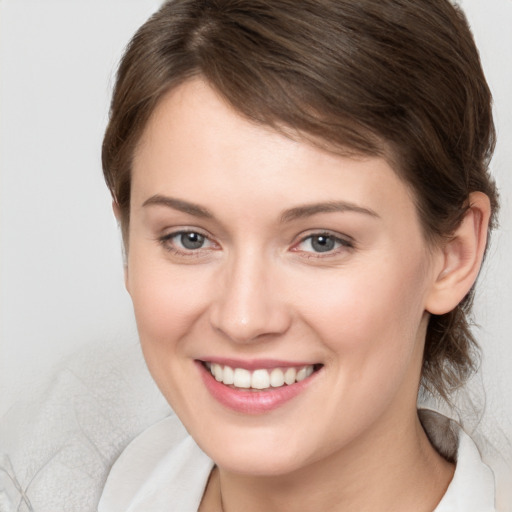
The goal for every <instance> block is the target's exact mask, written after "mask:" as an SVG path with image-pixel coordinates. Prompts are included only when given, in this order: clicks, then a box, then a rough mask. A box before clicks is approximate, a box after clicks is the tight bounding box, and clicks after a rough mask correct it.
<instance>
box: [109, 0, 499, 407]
mask: <svg viewBox="0 0 512 512" xmlns="http://www.w3.org/2000/svg"><path fill="white" fill-rule="evenodd" d="M198 75H200V76H201V77H203V78H204V79H205V80H206V81H207V82H208V83H209V84H210V86H212V87H213V88H214V89H215V90H216V91H217V92H218V93H219V94H220V95H221V96H223V97H224V98H225V99H226V100H227V101H228V102H229V103H230V104H231V105H232V106H233V107H234V108H235V109H236V111H238V112H239V113H240V114H241V115H243V116H245V117H247V118H248V119H250V120H252V121H254V122H257V123H260V124H264V125H269V126H272V127H274V128H276V129H278V130H280V129H282V128H283V127H285V128H292V129H293V130H297V131H298V132H299V133H302V134H305V135H306V136H308V137H311V139H312V140H315V141H317V142H318V141H323V142H324V143H327V144H328V145H329V146H331V147H337V148H339V149H340V150H342V151H344V152H345V153H346V152H354V153H356V154H365V155H378V156H389V154H391V155H392V160H393V167H394V168H395V170H396V172H397V173H398V174H399V175H400V177H401V178H402V179H403V180H404V181H405V182H406V183H407V184H408V185H409V186H410V187H411V189H412V190H413V191H414V197H415V201H416V204H417V208H418V212H419V215H420V219H421V222H422V226H423V229H424V233H425V237H426V239H427V240H429V241H430V242H433V243H435V241H436V240H439V238H440V237H446V236H449V235H450V234H451V233H452V232H453V231H454V230H455V228H456V227H457V226H458V225H459V223H460V221H461V219H462V217H463V215H464V213H465V211H466V209H467V208H468V200H469V194H470V193H471V192H473V191H482V192H484V193H485V194H487V196H488V197H489V198H490V202H491V207H492V218H491V224H490V229H491V228H492V225H493V222H494V219H495V215H496V211H497V208H498V201H497V193H496V189H495V185H494V182H493V180H492V178H491V177H490V174H489V172H488V165H489V161H490V158H491V155H492V152H493V149H494V137H495V132H494V125H493V120H492V106H491V94H490V91H489V88H488V85H487V83H486V80H485V77H484V75H483V72H482V67H481V64H480V59H479V55H478V51H477V49H476V47H475V43H474V41H473V37H472V35H471V32H470V30H469V27H468V23H467V21H466V18H465V16H464V14H463V13H462V12H461V11H460V9H458V8H457V7H455V6H453V5H452V4H451V3H450V2H449V1H448V0H357V1H355V0H173V1H170V2H167V3H165V4H164V5H163V6H162V7H161V8H160V10H159V11H158V12H157V13H156V14H154V15H153V16H152V17H151V18H150V19H149V20H148V21H147V22H146V23H145V24H144V25H143V26H142V27H141V28H140V29H139V30H138V32H137V33H136V34H135V36H134V37H133V39H132V41H131V42H130V44H129V45H128V47H127V50H126V53H125V55H124V57H123V59H122V61H121V64H120V67H119V70H118V75H117V81H116V84H115V89H114V94H113V99H112V104H111V111H110V121H109V125H108V127H107V130H106V133H105V138H104V142H103V155H102V158H103V169H104V175H105V179H106V182H107V185H108V187H109V188H110V190H111V193H112V195H113V197H114V200H115V201H116V202H117V204H118V206H119V209H120V212H121V223H122V229H123V236H124V238H125V241H126V240H127V234H128V230H127V227H128V223H129V207H130V186H131V185H130V183H131V179H130V178H131V162H132V158H133V154H134V151H135V148H136V146H137V143H138V141H139V139H140V137H141V134H142V132H143V130H144V128H145V126H146V124H147V122H148V119H149V117H150V116H151V114H152V112H153V111H154V109H155V107H156V106H157V104H158V103H159V101H160V99H161V98H162V96H163V95H164V94H165V93H166V92H167V91H169V90H170V89H172V88H174V87H176V86H177V85H179V84H181V83H183V82H184V81H186V80H188V79H190V78H192V77H194V76H198ZM389 150H390V151H389ZM386 151H387V153H386ZM472 297H473V290H472V291H471V292H470V293H469V294H468V295H467V296H466V297H465V299H464V300H463V301H462V302H461V304H459V306H457V308H455V309H454V310H453V311H451V312H450V313H448V314H445V315H439V316H436V315H432V316H431V318H430V321H429V326H428V331H427V338H426V345H425V353H424V363H423V369H422V382H423V385H424V386H425V387H426V388H427V389H429V390H430V391H433V392H437V393H438V394H440V395H441V396H442V397H444V398H445V399H449V395H450V393H451V392H452V391H453V390H454V389H455V388H457V387H458V386H460V385H462V384H463V383H464V382H465V381H466V379H467V378H468V376H469V375H470V374H471V373H472V371H473V370H474V369H475V356H476V349H477V344H476V341H475V339H474V337H473V335H472V333H471V330H470V325H469V318H468V317H469V314H470V310H471V305H472Z"/></svg>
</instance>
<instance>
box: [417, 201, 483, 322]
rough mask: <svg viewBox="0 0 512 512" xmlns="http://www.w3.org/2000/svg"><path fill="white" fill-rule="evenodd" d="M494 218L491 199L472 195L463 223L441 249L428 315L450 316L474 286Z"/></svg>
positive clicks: (427, 305)
mask: <svg viewBox="0 0 512 512" xmlns="http://www.w3.org/2000/svg"><path fill="white" fill-rule="evenodd" d="M490 214H491V206H490V201H489V198H488V197H487V196H486V195H485V194H484V193H482V192H472V193H471V194H470V195H469V208H468V210H467V212H466V214H465V215H464V218H463V220H462V222H461V223H460V225H459V227H458V228H457V229H456V230H455V232H454V233H453V235H452V237H451V238H450V239H449V240H448V242H446V243H445V245H443V246H442V247H440V248H439V265H438V268H437V269H436V276H435V282H434V283H433V286H432V288H431V290H430V293H429V294H428V297H427V303H426V306H425V308H426V310H427V311H428V312H430V313H432V314H435V315H443V314H445V313H448V312H449V311H451V310H452V309H454V308H455V307H456V306H457V305H458V304H459V303H460V302H461V301H462V299H463V298H464V297H465V296H466V295H467V293H468V292H469V290H470V289H471V287H472V286H473V284H474V282H475V281H476V278H477V277H478V272H479V271H480V266H481V265H482V260H483V256H484V252H485V247H486V244H487V228H488V225H489V218H490Z"/></svg>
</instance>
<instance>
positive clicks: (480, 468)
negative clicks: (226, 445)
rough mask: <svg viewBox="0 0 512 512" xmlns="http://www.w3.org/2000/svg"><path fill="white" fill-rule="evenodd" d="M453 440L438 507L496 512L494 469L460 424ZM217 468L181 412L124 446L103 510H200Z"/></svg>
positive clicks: (443, 511) (451, 511)
mask: <svg viewBox="0 0 512 512" xmlns="http://www.w3.org/2000/svg"><path fill="white" fill-rule="evenodd" d="M428 414H429V416H430V421H429V422H428V423H424V426H425V428H426V430H427V431H428V433H429V435H430V436H431V438H432V440H433V442H434V443H435V442H436V440H435V438H436V437H437V436H438V434H439V432H446V425H447V424H448V422H449V421H448V419H447V418H445V417H444V416H441V415H439V414H436V413H428ZM433 416H435V417H437V418H438V419H436V420H435V421H436V422H438V423H439V424H440V428H439V429H437V427H434V428H435V429H437V430H438V431H437V432H431V431H430V430H429V429H432V425H433V421H432V417H433ZM449 423H450V425H452V426H453V422H449ZM451 428H453V427H451ZM448 437H449V436H448ZM454 439H455V441H456V443H457V445H458V446H454V448H455V451H456V459H457V465H456V469H455V474H454V477H453V479H452V482H451V483H450V486H449V487H448V490H447V491H446V494H445V495H444V497H443V499H442V500H441V502H440V503H439V505H438V506H437V507H436V509H435V511H434V512H494V511H495V508H494V478H493V474H492V472H491V470H490V469H489V468H488V467H487V466H486V465H485V464H484V463H483V462H482V460H481V457H480V454H479V452H478V449H477V447H476V446H475V444H474V442H473V441H472V440H471V438H470V437H469V436H468V435H467V434H466V433H465V432H464V431H463V430H462V429H461V428H456V432H455V437H454ZM445 444H446V443H445ZM444 449H445V450H446V446H445V447H444ZM212 468H213V462H212V460H211V459H210V458H209V457H208V456H207V455H205V454H204V452H202V451H201V449H200V448H199V447H198V446H197V444H196V443H195V442H194V440H193V439H192V438H191V437H190V436H189V435H188V434H187V432H186V431H185V429H184V427H183V426H182V425H181V423H180V422H179V420H178V419H177V417H175V416H171V417H169V418H166V419H164V420H162V421H160V422H159V423H157V424H155V425H153V426H152V427H150V428H149V429H148V430H146V431H145V432H143V433H142V434H141V435H139V436H138V437H137V438H135V440H134V441H132V442H131V443H130V444H129V445H128V447H127V448H126V449H125V450H124V452H123V453H122V454H121V456H120V457H119V459H118V460H117V462H116V463H115V464H114V466H113V467H112V470H111V472H110V474H109V477H108V479H107V482H106V485H105V487H104V490H103V494H102V496H101V500H100V503H99V506H98V512H163V511H166V512H167V511H172V512H197V509H198V507H199V504H200V502H201V498H202V496H203V493H204V490H205V487H206V483H207V481H208V477H209V475H210V472H211V470H212Z"/></svg>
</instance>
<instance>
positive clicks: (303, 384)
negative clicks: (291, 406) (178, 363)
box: [195, 359, 321, 414]
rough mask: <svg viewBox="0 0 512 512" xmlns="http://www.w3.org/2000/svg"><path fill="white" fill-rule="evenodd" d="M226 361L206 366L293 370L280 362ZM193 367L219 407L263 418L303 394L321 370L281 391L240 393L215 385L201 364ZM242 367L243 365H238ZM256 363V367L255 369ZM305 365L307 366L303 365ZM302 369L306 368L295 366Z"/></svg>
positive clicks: (216, 361)
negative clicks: (267, 413)
mask: <svg viewBox="0 0 512 512" xmlns="http://www.w3.org/2000/svg"><path fill="white" fill-rule="evenodd" d="M227 361H228V360H227V359H222V360H221V359H208V362H212V363H217V364H224V365H229V366H231V364H233V363H236V364H235V366H234V367H235V368H245V369H247V370H254V369H257V368H265V369H270V368H284V367H290V366H296V365H295V363H294V364H291V363H283V362H282V361H270V360H266V364H263V365H261V364H262V363H265V361H264V360H258V361H250V362H248V361H245V362H243V363H242V362H241V361H236V362H235V361H233V360H229V361H231V364H230V363H228V362H227ZM195 363H196V366H197V367H198V370H199V372H200V374H201V378H202V379H203V382H204V384H205V386H206V389H207V390H208V391H209V392H210V394H211V395H212V397H213V398H214V399H215V400H217V402H219V403H220V404H222V405H223V406H225V407H227V408H228V409H231V410H233V411H236V412H240V413H243V414H264V413H266V412H270V411H273V410H275V409H277V408H279V407H281V406H282V405H284V404H285V403H287V402H289V401H290V400H292V399H294V398H295V397H297V396H298V395H300V394H302V393H304V392H305V391H306V390H307V388H308V387H309V386H310V385H311V384H312V383H313V382H314V380H315V379H316V377H317V375H318V374H319V373H320V371H321V370H319V371H315V372H314V373H313V374H312V375H310V376H309V377H308V378H306V379H304V380H302V381H300V382H295V383H294V384H291V385H289V386H283V387H280V388H275V389H273V388H269V389H268V390H261V391H260V390H258V391H251V390H239V389H234V388H231V387H229V386H226V385H225V384H222V383H221V382H217V381H216V380H215V378H214V377H213V375H212V374H211V372H209V371H208V369H207V368H206V367H205V366H204V364H203V362H202V361H199V360H196V361H195ZM241 363H242V364H241ZM256 363H257V364H258V365H259V366H257V365H256ZM306 364H307V363H306ZM297 366H305V365H301V364H299V365H297Z"/></svg>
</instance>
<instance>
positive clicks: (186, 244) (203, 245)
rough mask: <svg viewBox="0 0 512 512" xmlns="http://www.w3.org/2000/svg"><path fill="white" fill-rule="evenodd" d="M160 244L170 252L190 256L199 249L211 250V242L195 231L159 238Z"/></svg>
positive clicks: (179, 232) (180, 232) (212, 245)
mask: <svg viewBox="0 0 512 512" xmlns="http://www.w3.org/2000/svg"><path fill="white" fill-rule="evenodd" d="M159 240H160V243H161V244H162V245H163V246H164V248H165V249H167V250H168V251H170V252H175V253H178V254H190V253H191V252H197V251H199V250H200V249H211V248H213V247H214V244H213V242H212V241H211V240H210V239H209V238H208V237H207V236H205V235H203V234H201V233H198V232H197V231H178V232H175V233H169V234H168V235H165V236H163V237H161V238H160V239H159Z"/></svg>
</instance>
